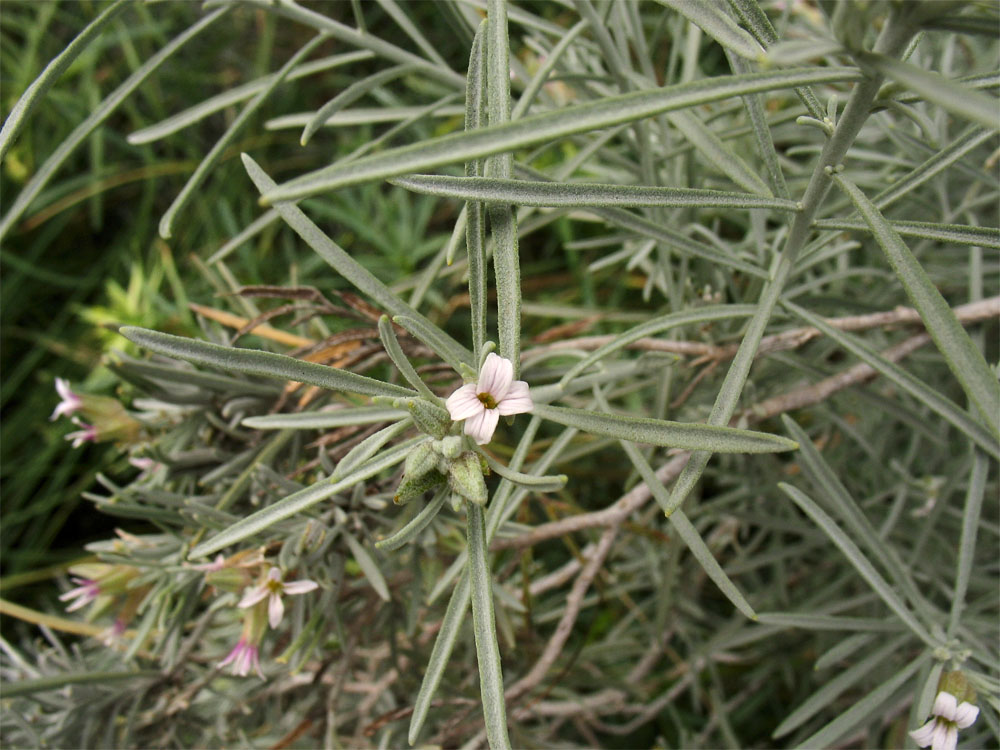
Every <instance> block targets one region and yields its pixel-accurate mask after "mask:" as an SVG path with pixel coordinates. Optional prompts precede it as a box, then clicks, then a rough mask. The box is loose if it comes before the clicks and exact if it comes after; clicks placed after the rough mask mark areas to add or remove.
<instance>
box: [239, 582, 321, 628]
mask: <svg viewBox="0 0 1000 750" xmlns="http://www.w3.org/2000/svg"><path fill="white" fill-rule="evenodd" d="M317 588H319V584H318V583H316V582H315V581H291V582H289V583H285V582H284V581H282V580H281V571H280V570H279V569H278V568H271V570H269V571H268V573H267V578H266V579H265V580H264V582H263V583H262V584H260V585H259V586H254V587H253V588H252V589H250V590H249V591H247V593H246V594H244V595H243V598H242V599H241V600H240V603H239V604H238V605H237V606H239V607H241V608H243V609H246V608H247V607H252V606H253V605H255V604H256V603H257V602H259V601H263V599H264V598H265V597H267V599H268V602H267V619H268V622H270V623H271V627H272V628H276V627H278V625H280V624H281V618H282V617H284V616H285V605H284V604H283V603H282V601H281V597H282V596H284V595H285V594H289V595H294V594H305V593H307V592H309V591H312V590H314V589H317Z"/></svg>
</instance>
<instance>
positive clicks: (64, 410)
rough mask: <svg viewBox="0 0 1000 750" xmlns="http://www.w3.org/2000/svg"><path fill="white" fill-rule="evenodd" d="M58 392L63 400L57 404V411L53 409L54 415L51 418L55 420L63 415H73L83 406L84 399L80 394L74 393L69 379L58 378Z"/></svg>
mask: <svg viewBox="0 0 1000 750" xmlns="http://www.w3.org/2000/svg"><path fill="white" fill-rule="evenodd" d="M56 393H58V394H59V398H61V399H62V401H60V402H59V403H58V404H57V405H56V409H55V411H53V412H52V416H51V417H49V419H50V420H52V421H55V420H57V419H59V417H62V416H66V417H69V416H72V415H73V414H74V413H75V412H77V411H79V410H80V409H82V408H83V400H82V399H81V398H80V397H79V396H78V395H76V394H75V393H73V389H72V388H70V385H69V381H68V380H63V379H62V378H56Z"/></svg>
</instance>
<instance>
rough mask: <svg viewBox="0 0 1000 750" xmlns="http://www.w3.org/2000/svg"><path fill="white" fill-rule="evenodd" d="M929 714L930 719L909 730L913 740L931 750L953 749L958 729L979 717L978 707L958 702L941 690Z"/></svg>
mask: <svg viewBox="0 0 1000 750" xmlns="http://www.w3.org/2000/svg"><path fill="white" fill-rule="evenodd" d="M931 714H932V716H931V720H930V721H928V722H927V723H926V724H924V725H923V726H922V727H920V729H914V730H913V731H912V732H910V736H911V737H912V738H913V741H914V742H916V743H917V744H918V745H919V746H920V747H930V748H931V750H955V747H956V746H957V745H958V730H959V729H966V728H967V727H971V726H972V725H973V724H974V723H975V722H976V719H977V718H978V717H979V709H978V708H977V707H976V706H974V705H972V704H971V703H969V702H967V701H962V702H961V703H959V702H958V698H956V697H955V696H954V695H952V694H951V693H947V692H945V691H943V690H942V691H941V692H940V693H938V694H937V698H936V699H935V700H934V708H933V709H931Z"/></svg>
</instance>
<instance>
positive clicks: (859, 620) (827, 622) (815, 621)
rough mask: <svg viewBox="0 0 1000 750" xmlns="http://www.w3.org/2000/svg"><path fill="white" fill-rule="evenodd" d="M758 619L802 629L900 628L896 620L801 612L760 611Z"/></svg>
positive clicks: (879, 631) (883, 629) (891, 629)
mask: <svg viewBox="0 0 1000 750" xmlns="http://www.w3.org/2000/svg"><path fill="white" fill-rule="evenodd" d="M759 619H760V623H761V624H762V625H780V626H781V627H783V628H802V629H803V630H837V631H853V630H858V631H862V632H867V631H873V632H876V633H887V632H893V631H897V630H900V628H901V625H900V624H899V623H898V622H894V621H893V620H891V619H875V618H873V617H838V616H837V615H810V614H803V613H802V612H761V613H760V616H759Z"/></svg>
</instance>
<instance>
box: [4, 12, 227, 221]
mask: <svg viewBox="0 0 1000 750" xmlns="http://www.w3.org/2000/svg"><path fill="white" fill-rule="evenodd" d="M230 7H231V6H225V7H222V8H217V9H216V10H214V11H212V12H211V13H209V14H208V15H206V16H205V17H204V18H202V19H200V20H199V21H197V22H196V23H194V24H192V25H191V26H190V27H189V28H188V29H187V30H185V31H184V32H183V33H181V34H178V35H177V36H176V37H174V38H173V39H171V40H170V42H169V43H168V44H167V45H166V46H165V47H163V49H161V50H160V51H159V52H157V53H156V54H155V55H153V56H152V57H150V58H149V59H148V60H146V62H144V63H143V64H142V65H141V66H140V67H139V69H138V70H136V71H135V72H134V73H133V74H132V75H130V76H129V77H128V78H126V79H125V81H124V82H123V83H122V84H121V85H120V86H119V87H118V88H116V89H115V90H114V91H112V92H111V93H110V94H109V95H108V96H107V97H105V98H104V100H103V101H102V102H101V103H100V105H98V106H97V108H96V109H95V110H94V111H93V112H91V113H90V116H89V117H88V118H87V119H86V120H84V121H83V122H81V123H80V124H79V125H77V126H76V128H74V129H73V132H72V133H70V134H69V135H68V136H67V137H66V139H65V140H64V141H63V142H62V143H60V144H59V147H58V148H57V149H56V150H55V151H53V152H52V155H51V156H50V157H49V158H48V159H46V160H45V163H44V164H42V166H40V167H39V168H38V170H37V171H36V172H35V174H34V175H32V177H31V179H30V180H28V182H27V184H26V185H25V186H24V187H23V188H21V192H20V193H18V195H17V198H15V199H14V202H13V204H11V207H10V208H9V209H7V213H6V214H4V217H3V219H2V220H0V239H3V238H4V237H5V236H6V235H7V233H8V232H9V231H10V230H11V228H12V227H13V225H14V222H16V221H17V220H18V219H19V218H21V214H23V213H24V212H25V210H26V209H27V208H28V206H29V205H30V204H31V202H32V201H33V200H34V199H35V198H36V197H37V196H38V194H39V193H40V192H41V191H42V188H44V187H45V185H46V184H48V181H49V180H50V179H51V178H52V176H53V175H54V174H55V173H56V172H57V171H58V169H59V167H61V166H62V165H63V162H65V161H66V159H68V158H69V156H70V154H72V153H73V152H74V151H75V150H76V147H77V146H79V145H80V144H81V143H83V141H84V140H85V139H86V138H87V136H89V135H90V134H91V133H92V132H94V130H96V129H97V127H98V126H99V125H100V124H101V123H102V122H104V121H105V120H106V119H107V118H108V117H110V116H111V113H112V112H114V111H115V110H116V109H118V106H119V105H120V104H121V103H122V102H123V101H125V99H126V98H127V97H128V96H129V95H130V94H131V93H132V92H133V91H135V90H136V89H137V88H139V86H140V85H141V84H142V82H143V81H145V80H146V79H147V78H149V76H151V75H152V74H153V72H154V71H155V70H156V69H157V68H158V67H160V65H162V64H163V63H164V61H166V60H167V58H169V57H171V56H172V55H173V54H174V53H175V52H177V50H179V49H180V48H181V47H183V46H184V45H185V44H186V43H187V42H189V41H191V40H192V39H193V38H194V37H196V36H197V35H198V34H200V33H201V32H202V31H204V30H205V29H207V28H208V27H209V26H211V25H212V24H213V23H215V22H216V21H218V20H219V19H220V18H221V17H222V16H223V15H225V13H226V12H227V11H228V10H229V8H230Z"/></svg>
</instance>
